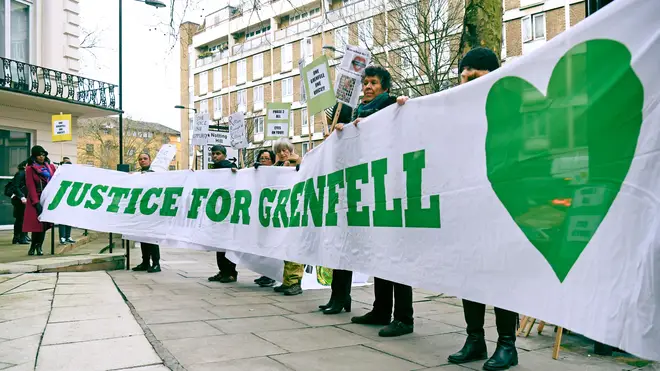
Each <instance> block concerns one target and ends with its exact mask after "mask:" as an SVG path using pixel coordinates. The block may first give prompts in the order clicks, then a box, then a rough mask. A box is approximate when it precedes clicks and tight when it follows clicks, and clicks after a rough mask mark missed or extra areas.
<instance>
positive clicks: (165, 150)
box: [151, 144, 176, 171]
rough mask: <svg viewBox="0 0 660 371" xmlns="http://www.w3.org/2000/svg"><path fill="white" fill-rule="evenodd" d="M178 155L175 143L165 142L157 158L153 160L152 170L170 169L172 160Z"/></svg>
mask: <svg viewBox="0 0 660 371" xmlns="http://www.w3.org/2000/svg"><path fill="white" fill-rule="evenodd" d="M175 155H176V146H175V145H174V144H164V145H163V146H162V147H160V150H159V151H158V154H157V155H156V158H155V159H154V160H153V161H152V162H151V170H153V171H167V170H169V169H170V162H172V160H173V159H174V156H175Z"/></svg>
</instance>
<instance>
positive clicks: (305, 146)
mask: <svg viewBox="0 0 660 371" xmlns="http://www.w3.org/2000/svg"><path fill="white" fill-rule="evenodd" d="M300 152H302V153H301V154H300V155H301V156H303V157H304V156H305V155H306V154H307V152H309V142H302V144H301V151H300Z"/></svg>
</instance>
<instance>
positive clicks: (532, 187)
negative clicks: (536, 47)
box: [486, 39, 644, 282]
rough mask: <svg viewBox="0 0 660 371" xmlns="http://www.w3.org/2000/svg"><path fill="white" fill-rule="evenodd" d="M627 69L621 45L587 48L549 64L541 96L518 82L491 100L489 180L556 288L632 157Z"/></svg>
mask: <svg viewBox="0 0 660 371" xmlns="http://www.w3.org/2000/svg"><path fill="white" fill-rule="evenodd" d="M539 59H542V58H539ZM630 63H631V54H630V51H629V50H628V48H626V46H625V45H623V44H621V43H619V42H616V41H613V40H604V39H603V40H600V39H599V40H589V41H586V42H583V43H581V44H578V45H575V46H574V47H573V48H571V49H570V50H569V51H568V52H567V53H566V54H564V56H563V57H562V58H561V59H560V60H559V62H558V63H557V64H556V65H555V68H554V70H553V71H552V75H551V76H550V82H549V84H548V91H547V94H546V95H545V96H544V95H543V93H541V92H540V91H539V90H538V89H536V87H534V86H533V85H532V84H530V83H529V82H527V81H525V80H524V79H521V78H519V77H515V76H507V77H503V78H501V79H500V80H498V81H497V82H496V83H495V84H494V85H493V86H492V88H491V89H490V91H489V93H488V98H487V101H486V116H487V117H488V134H487V136H486V166H487V171H488V180H489V181H490V183H491V185H492V187H493V190H494V191H495V193H496V194H497V197H498V198H499V200H500V201H501V202H502V204H503V205H504V207H505V208H506V210H507V211H508V212H509V214H510V215H511V217H512V218H513V220H514V221H515V223H516V224H517V225H518V227H519V228H520V229H521V230H522V232H523V233H524V234H525V236H526V237H527V239H528V240H529V241H530V242H531V243H532V245H534V247H535V248H536V249H537V250H538V251H539V252H540V253H541V254H542V255H543V257H544V258H545V259H546V261H547V262H548V264H550V266H551V267H552V269H553V271H554V272H555V274H556V275H557V278H558V279H559V281H560V282H563V281H564V279H565V278H566V276H567V275H568V273H569V272H570V270H571V268H572V267H573V265H574V264H575V262H576V261H577V259H578V258H579V257H580V254H581V253H582V251H583V250H584V249H585V247H586V246H587V244H588V243H589V241H590V240H591V238H592V237H593V235H594V234H595V232H596V230H597V229H598V227H599V225H600V223H601V222H602V221H603V219H604V218H605V215H607V212H608V211H609V209H610V206H611V205H612V203H613V202H614V199H615V198H616V196H617V194H618V193H619V190H620V189H621V184H622V183H623V181H624V179H625V177H626V175H627V174H628V170H629V169H630V164H631V163H632V160H633V157H634V155H635V148H636V147H637V139H638V137H639V132H640V129H641V126H642V109H643V106H644V89H643V86H642V83H641V81H640V80H639V78H638V77H637V75H636V74H635V72H634V71H633V69H632V67H631V65H630ZM539 73H542V72H540V71H539ZM612 233H618V232H616V231H612Z"/></svg>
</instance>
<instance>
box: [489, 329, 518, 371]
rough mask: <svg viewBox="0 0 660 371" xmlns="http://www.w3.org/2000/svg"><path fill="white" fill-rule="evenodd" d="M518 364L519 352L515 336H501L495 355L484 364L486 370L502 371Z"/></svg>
mask: <svg viewBox="0 0 660 371" xmlns="http://www.w3.org/2000/svg"><path fill="white" fill-rule="evenodd" d="M517 364H518V351H517V350H516V337H515V336H510V335H507V336H500V337H499V339H498V340H497V348H496V349H495V353H493V356H492V357H490V359H489V360H488V361H486V363H485V364H484V370H488V371H500V370H508V369H509V367H511V366H515V365H517Z"/></svg>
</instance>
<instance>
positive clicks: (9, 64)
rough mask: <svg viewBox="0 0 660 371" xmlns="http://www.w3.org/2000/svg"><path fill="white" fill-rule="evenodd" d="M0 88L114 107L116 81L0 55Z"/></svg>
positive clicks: (67, 100) (115, 102)
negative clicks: (98, 79) (91, 77)
mask: <svg viewBox="0 0 660 371" xmlns="http://www.w3.org/2000/svg"><path fill="white" fill-rule="evenodd" d="M0 63H1V64H0V67H2V68H1V69H0V90H8V91H13V92H17V93H24V94H30V95H35V96H41V97H44V98H50V99H56V100H62V101H65V102H70V103H77V104H84V105H89V106H94V107H98V108H104V109H109V110H114V111H117V110H118V108H117V100H116V99H115V89H116V88H117V85H113V84H109V83H107V82H103V81H97V80H92V79H89V78H86V77H82V76H77V75H72V74H70V73H66V72H61V71H56V70H53V69H50V68H46V67H40V66H35V65H32V64H29V63H24V62H19V61H15V60H13V59H7V58H2V57H0Z"/></svg>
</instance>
